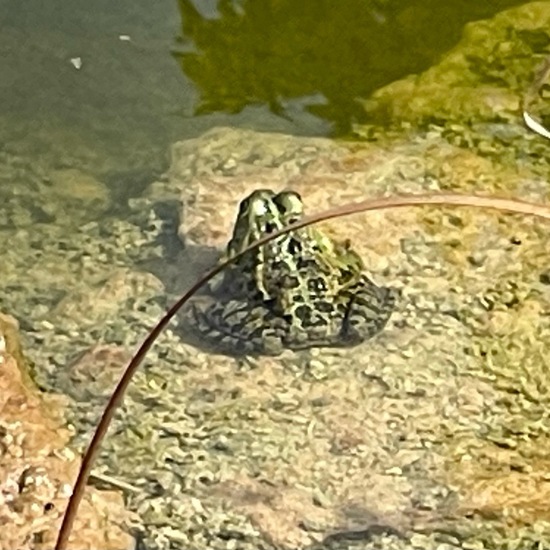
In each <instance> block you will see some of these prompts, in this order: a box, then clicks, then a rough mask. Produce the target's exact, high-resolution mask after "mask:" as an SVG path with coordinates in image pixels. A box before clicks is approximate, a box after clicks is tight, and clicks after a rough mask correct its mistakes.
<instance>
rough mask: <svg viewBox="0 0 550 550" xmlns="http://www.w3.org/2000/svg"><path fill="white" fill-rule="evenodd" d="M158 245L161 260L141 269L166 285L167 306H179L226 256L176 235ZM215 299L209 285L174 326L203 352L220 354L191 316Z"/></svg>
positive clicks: (183, 312) (166, 235) (157, 243)
mask: <svg viewBox="0 0 550 550" xmlns="http://www.w3.org/2000/svg"><path fill="white" fill-rule="evenodd" d="M155 244H156V245H157V246H160V247H161V250H162V254H161V258H159V259H156V260H154V261H151V260H150V261H147V262H144V263H143V264H141V265H140V268H141V269H143V270H145V271H148V272H150V273H152V274H153V275H154V276H155V277H157V278H158V279H159V280H160V281H161V282H162V283H163V285H164V288H165V296H164V298H165V300H163V301H164V302H165V303H166V306H167V307H171V306H172V305H173V304H175V303H176V301H177V300H179V299H180V298H181V297H182V296H183V294H184V293H185V292H187V291H188V290H189V289H190V288H191V287H192V286H193V285H194V284H196V282H197V281H198V280H199V279H200V278H201V277H202V276H204V275H205V274H206V273H207V272H208V271H209V270H210V269H212V267H214V266H215V265H216V264H217V262H218V261H219V259H220V257H221V255H222V251H221V250H219V249H217V248H215V247H209V246H201V245H187V246H185V245H183V244H182V243H181V241H180V240H179V239H178V238H177V236H176V235H175V234H174V233H171V234H170V233H169V234H165V235H163V236H161V238H160V239H158V240H157V242H156V243H155ZM218 298H219V297H218ZM212 299H216V296H214V295H213V294H212V293H211V292H210V291H209V285H208V283H207V284H205V285H204V286H203V287H202V288H201V289H199V290H198V291H197V293H196V295H194V296H193V297H192V298H191V300H190V301H189V302H188V303H186V304H185V305H184V306H183V307H182V308H181V309H180V310H179V311H178V313H177V314H176V315H175V317H174V319H173V320H172V322H171V326H172V328H173V330H175V332H176V334H177V335H178V336H179V337H180V338H181V340H182V341H183V342H185V343H186V344H189V345H192V346H194V347H196V348H199V349H201V350H202V351H207V352H211V353H219V351H220V350H218V349H217V348H216V346H215V345H212V344H209V343H207V342H205V341H204V340H203V339H202V338H201V336H200V334H198V333H197V331H195V330H193V326H192V315H190V311H191V308H192V307H193V304H197V303H200V302H206V301H208V300H212ZM225 354H227V355H232V356H233V355H234V356H235V357H240V356H242V354H240V353H239V352H238V351H237V350H235V353H228V352H227V351H226V352H225Z"/></svg>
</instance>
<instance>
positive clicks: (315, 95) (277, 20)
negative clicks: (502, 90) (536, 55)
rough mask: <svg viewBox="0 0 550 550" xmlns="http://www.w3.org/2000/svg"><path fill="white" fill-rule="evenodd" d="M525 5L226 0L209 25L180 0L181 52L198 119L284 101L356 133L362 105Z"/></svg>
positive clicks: (499, 0)
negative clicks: (482, 24)
mask: <svg viewBox="0 0 550 550" xmlns="http://www.w3.org/2000/svg"><path fill="white" fill-rule="evenodd" d="M521 3H522V2H521V1H518V0H493V1H490V0H487V1H485V2H479V1H478V0H455V1H453V2H441V1H440V0H241V1H231V0H219V2H218V4H217V10H218V16H217V17H216V18H206V17H204V16H203V15H201V13H200V12H199V11H198V10H197V9H196V8H195V6H194V4H193V2H192V1H191V0H179V8H180V14H181V26H182V43H185V42H187V43H188V44H190V45H192V51H189V50H187V49H186V50H184V51H178V52H175V53H174V55H175V56H176V58H177V59H178V61H179V63H180V66H181V68H182V70H183V71H184V73H185V74H186V75H187V76H188V77H189V78H190V79H191V80H192V81H193V82H194V83H195V85H196V86H197V88H198V90H199V93H200V102H199V105H198V106H197V109H196V113H197V114H201V113H211V112H214V111H225V112H232V113H235V112H239V111H240V110H242V109H243V108H244V107H245V106H247V105H250V104H254V103H256V104H258V103H260V104H266V105H268V106H269V108H270V109H271V111H273V112H274V113H277V114H280V115H284V106H283V104H284V101H285V100H289V99H296V98H305V104H306V108H307V109H308V110H309V111H310V112H312V113H314V114H316V115H318V116H320V117H322V118H324V119H326V120H328V121H331V122H332V123H334V128H335V130H336V132H337V133H342V132H346V131H347V130H348V129H349V127H350V124H351V123H352V122H353V121H356V120H361V118H362V111H361V108H360V106H359V104H358V103H357V102H356V101H355V100H356V98H358V97H367V96H369V95H370V94H371V93H372V92H373V91H374V90H375V89H377V88H379V87H381V86H383V85H385V84H387V83H389V82H391V81H393V80H395V79H398V78H401V77H403V76H405V75H406V74H409V73H415V72H419V71H422V70H424V69H426V68H427V67H429V66H430V65H431V64H432V63H433V62H435V61H436V60H437V58H438V56H439V55H441V54H442V53H443V52H444V51H446V50H447V49H449V48H450V47H451V46H453V44H455V43H456V42H457V41H458V39H459V37H460V33H461V30H462V27H463V25H464V24H465V23H466V22H468V21H471V20H475V19H480V18H485V17H490V16H491V15H493V14H494V13H496V12H498V11H500V10H502V9H504V8H506V7H510V6H513V5H517V4H521Z"/></svg>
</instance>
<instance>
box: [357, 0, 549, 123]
mask: <svg viewBox="0 0 550 550" xmlns="http://www.w3.org/2000/svg"><path fill="white" fill-rule="evenodd" d="M549 29H550V4H548V2H533V3H529V4H525V5H523V6H521V7H518V8H513V9H510V10H508V11H505V12H502V13H500V14H498V15H496V16H495V17H494V18H493V19H490V20H486V21H478V22H475V23H470V24H469V25H467V26H466V27H465V29H464V33H463V36H462V39H461V41H460V43H459V44H458V45H457V46H456V47H455V48H453V50H452V51H450V52H449V53H448V54H447V55H446V56H445V57H444V58H443V59H442V60H441V62H440V63H439V64H437V65H435V66H434V67H431V68H430V69H428V70H427V71H425V72H424V73H422V74H420V75H412V76H409V77H407V78H405V79H403V80H400V81H397V82H394V83H392V84H390V85H388V86H386V87H384V88H382V89H380V90H378V91H377V92H376V93H374V94H373V96H372V97H371V98H369V99H368V100H366V101H365V102H364V107H365V110H366V113H367V115H368V117H369V119H370V120H371V121H378V122H403V121H407V122H410V123H413V124H416V125H418V124H426V123H430V122H432V123H434V122H435V123H441V122H443V123H447V124H448V123H449V122H451V121H455V122H459V123H465V122H477V123H479V122H482V121H510V120H513V119H516V118H517V117H518V115H519V109H520V104H521V99H522V96H523V94H524V93H525V92H526V90H527V89H528V87H529V85H530V83H531V81H532V79H533V74H534V72H535V70H536V68H537V66H538V65H539V64H540V63H541V61H542V60H543V59H544V58H545V57H546V56H547V55H548V54H549V53H550V30H549ZM540 108H541V109H542V112H540V113H539V116H541V117H542V118H543V120H544V118H545V116H546V117H548V116H549V115H550V110H549V108H548V105H546V106H544V103H541V105H540Z"/></svg>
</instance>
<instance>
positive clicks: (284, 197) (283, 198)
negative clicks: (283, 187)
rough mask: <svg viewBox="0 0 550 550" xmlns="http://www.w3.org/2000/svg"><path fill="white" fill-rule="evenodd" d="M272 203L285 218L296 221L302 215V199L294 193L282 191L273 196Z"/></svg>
mask: <svg viewBox="0 0 550 550" xmlns="http://www.w3.org/2000/svg"><path fill="white" fill-rule="evenodd" d="M273 202H274V203H275V204H276V205H277V207H278V208H279V210H280V211H281V213H282V214H284V215H285V216H289V217H290V216H291V217H292V218H295V219H298V218H300V217H301V216H302V214H303V213H304V204H303V202H302V198H301V197H300V195H298V193H295V192H294V191H282V192H281V193H279V194H278V195H276V196H275V198H274V199H273Z"/></svg>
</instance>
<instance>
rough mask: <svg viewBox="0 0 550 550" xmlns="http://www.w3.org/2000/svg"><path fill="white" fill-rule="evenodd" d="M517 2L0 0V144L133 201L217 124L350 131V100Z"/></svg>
mask: <svg viewBox="0 0 550 550" xmlns="http://www.w3.org/2000/svg"><path fill="white" fill-rule="evenodd" d="M520 3H521V2H514V1H511V0H498V1H492V2H481V3H480V2H476V1H475V0H464V1H461V2H452V3H441V2H434V1H433V0H422V1H419V0H417V1H415V2H410V1H409V2H403V1H398V2H384V1H376V2H364V1H359V0H346V1H343V2H338V3H337V5H336V4H334V3H330V2H318V1H312V0H308V1H304V2H300V3H296V2H292V1H284V2H278V3H277V4H276V8H275V7H274V6H275V4H273V3H272V2H270V1H258V0H255V1H254V2H246V1H242V2H234V3H231V2H219V3H217V2H215V1H210V2H197V3H196V4H197V6H200V11H197V10H198V9H199V8H197V7H193V4H192V2H190V1H187V0H181V1H180V2H179V3H178V2H176V1H175V0H158V1H157V2H155V5H154V6H155V7H154V9H153V8H152V7H151V3H150V2H147V1H145V0H137V1H132V0H122V1H119V2H116V3H113V2H110V1H109V0H96V1H95V2H93V3H90V2H87V1H86V0H74V1H73V2H71V7H70V9H69V8H67V4H66V3H65V2H63V0H52V1H50V2H42V1H41V0H28V1H26V2H25V3H24V4H23V3H19V2H15V1H13V0H2V2H1V9H0V27H1V29H2V33H1V34H0V51H1V52H2V56H1V58H0V70H1V74H2V78H1V80H0V99H1V101H0V143H1V144H2V146H3V150H4V151H9V152H16V153H17V154H21V155H23V156H25V157H28V158H30V159H35V160H37V159H38V158H40V159H43V160H44V161H45V162H46V163H47V164H48V165H50V166H54V167H67V166H71V167H77V168H79V169H83V170H86V171H90V172H92V173H93V174H96V175H101V176H102V179H103V180H104V181H106V182H107V184H108V186H109V187H110V188H111V189H113V188H115V189H116V188H119V189H120V188H121V187H123V188H124V189H125V190H127V191H128V192H130V191H129V189H133V190H134V192H139V189H141V188H142V187H143V185H144V184H145V182H146V181H147V180H150V179H151V176H152V174H154V173H156V172H159V171H162V170H163V169H164V168H165V167H166V165H167V160H168V149H169V145H170V143H172V142H173V141H175V140H179V139H185V138H189V137H192V136H196V135H198V134H200V133H202V132H203V131H204V130H206V129H208V128H211V127H213V126H218V125H229V126H241V127H242V126H245V127H250V128H253V129H257V130H280V131H283V132H286V133H291V134H301V135H326V134H328V133H330V132H333V131H336V132H337V133H338V132H342V131H346V130H347V128H349V124H350V122H351V121H352V120H354V119H355V118H356V117H357V116H360V114H359V111H358V109H357V105H356V104H355V103H354V99H355V98H356V97H366V96H368V95H369V94H370V93H371V92H372V91H373V90H374V89H376V88H378V87H380V86H382V85H384V84H387V83H389V82H391V81H392V80H394V79H397V78H400V77H402V76H404V75H406V74H408V73H412V72H417V71H421V70H423V69H425V68H426V67H428V66H429V65H430V64H432V63H433V62H434V61H436V60H437V59H438V57H439V56H440V55H441V54H442V53H443V52H444V51H446V50H447V49H448V48H450V47H452V46H453V44H454V43H456V41H457V40H458V38H459V36H460V32H461V29H462V27H463V25H464V23H466V22H467V21H470V20H475V19H479V18H482V17H490V16H491V15H492V14H494V13H496V12H497V11H499V10H501V9H503V8H505V7H507V6H511V5H514V4H520ZM229 6H235V7H234V8H230V7H229ZM233 9H234V10H235V13H233V12H232V10H233ZM71 60H72V61H71ZM75 64H76V65H78V64H80V69H77V68H75ZM198 113H201V114H200V115H199V114H198Z"/></svg>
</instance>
